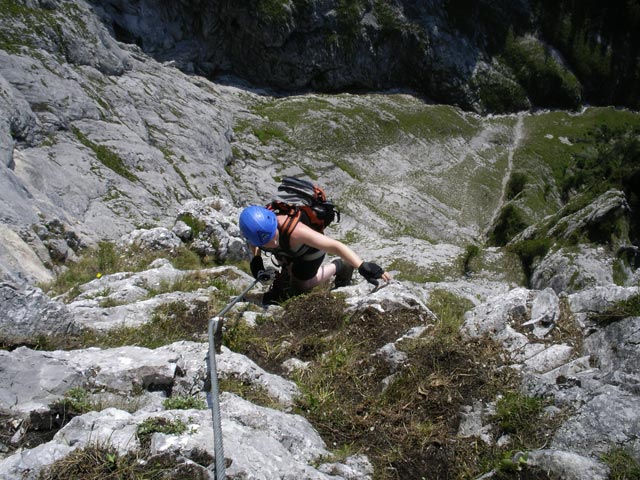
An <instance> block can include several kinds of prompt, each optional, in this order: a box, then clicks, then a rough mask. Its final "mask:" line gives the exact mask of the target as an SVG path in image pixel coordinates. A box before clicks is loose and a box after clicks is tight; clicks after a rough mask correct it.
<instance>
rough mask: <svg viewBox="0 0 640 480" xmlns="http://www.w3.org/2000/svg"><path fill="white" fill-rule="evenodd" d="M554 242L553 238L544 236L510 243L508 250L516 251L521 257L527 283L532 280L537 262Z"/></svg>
mask: <svg viewBox="0 0 640 480" xmlns="http://www.w3.org/2000/svg"><path fill="white" fill-rule="evenodd" d="M552 243H553V240H552V239H550V238H548V237H542V238H534V239H530V240H522V241H520V242H517V243H514V244H512V245H509V247H508V250H509V251H511V252H513V253H515V254H516V255H518V257H519V258H520V262H521V263H522V268H523V269H524V274H525V277H526V278H527V283H528V282H529V281H530V280H531V275H532V274H533V267H534V264H535V262H536V261H538V260H541V259H543V258H544V257H545V255H546V254H547V252H548V251H549V249H550V248H551V245H552Z"/></svg>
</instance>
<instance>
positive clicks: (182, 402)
mask: <svg viewBox="0 0 640 480" xmlns="http://www.w3.org/2000/svg"><path fill="white" fill-rule="evenodd" d="M162 406H163V407H164V408H166V409H167V410H189V409H192V408H193V409H196V410H205V409H206V408H207V402H206V401H205V400H204V399H202V398H201V397H196V396H193V395H177V396H175V397H169V398H167V399H165V400H164V401H163V402H162Z"/></svg>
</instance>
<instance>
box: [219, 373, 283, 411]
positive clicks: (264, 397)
mask: <svg viewBox="0 0 640 480" xmlns="http://www.w3.org/2000/svg"><path fill="white" fill-rule="evenodd" d="M218 386H219V388H220V390H221V391H223V392H231V393H235V394H236V395H238V396H239V397H242V398H244V399H245V400H247V401H249V402H251V403H253V404H255V405H261V406H263V407H268V408H273V409H274V410H282V404H281V403H280V402H279V401H278V399H276V398H273V397H272V396H271V395H269V392H268V391H267V390H266V389H265V388H263V387H260V386H259V385H255V384H250V383H247V382H246V381H243V380H242V379H239V378H235V377H232V378H221V379H220V380H219V381H218Z"/></svg>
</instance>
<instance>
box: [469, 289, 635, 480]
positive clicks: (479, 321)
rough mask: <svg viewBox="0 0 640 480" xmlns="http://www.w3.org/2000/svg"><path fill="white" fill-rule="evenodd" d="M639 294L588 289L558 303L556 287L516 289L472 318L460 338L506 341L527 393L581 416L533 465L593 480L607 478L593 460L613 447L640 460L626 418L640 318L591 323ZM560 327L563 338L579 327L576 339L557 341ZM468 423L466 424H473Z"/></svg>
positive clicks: (483, 429)
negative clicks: (555, 335) (587, 473)
mask: <svg viewBox="0 0 640 480" xmlns="http://www.w3.org/2000/svg"><path fill="white" fill-rule="evenodd" d="M639 293H640V291H639V290H638V289H637V288H623V287H618V288H617V289H616V288H615V287H612V286H608V287H596V288H594V289H588V288H587V289H584V290H583V291H581V292H579V293H575V294H572V295H569V296H568V297H567V296H566V295H563V297H562V298H561V299H559V298H558V297H557V296H556V295H555V293H554V292H553V290H551V289H547V290H545V291H542V292H540V291H528V290H525V289H518V290H513V291H511V292H510V293H509V294H508V295H506V296H505V297H502V298H500V297H494V298H493V299H490V300H489V301H487V302H486V303H485V304H484V305H480V306H478V307H476V308H474V309H473V310H471V311H470V312H468V313H467V315H466V321H465V324H464V326H463V328H462V331H463V333H464V334H466V335H469V336H478V335H482V334H483V333H484V334H487V333H488V334H490V336H491V337H492V338H496V339H498V340H499V341H501V342H502V344H503V345H504V347H505V348H506V350H507V351H509V352H510V356H511V366H512V368H517V369H518V370H520V371H521V372H522V374H523V379H524V383H523V388H524V391H525V392H526V393H527V394H529V395H534V396H538V397H545V398H548V397H553V398H554V399H555V404H556V405H558V406H571V407H572V408H574V409H575V411H576V413H575V414H573V415H572V416H571V417H570V418H569V419H568V420H566V421H565V422H564V423H563V425H562V426H561V427H560V428H559V430H558V431H557V432H556V434H555V436H554V438H553V441H552V442H551V443H550V445H549V446H550V447H551V449H547V450H544V451H540V452H531V454H532V455H533V457H530V458H532V462H529V461H528V460H527V463H528V464H529V465H538V466H540V465H548V466H549V468H552V467H551V465H554V464H555V465H556V466H555V467H553V468H555V470H554V471H555V472H556V473H557V474H558V475H561V476H563V478H564V475H568V476H567V477H566V478H584V477H581V476H580V475H582V473H579V472H583V471H584V469H585V468H586V469H587V470H589V471H591V470H593V469H595V470H593V471H592V473H590V475H593V476H592V477H590V478H608V470H607V469H606V468H605V467H604V466H603V465H599V464H598V462H594V461H593V458H597V457H598V456H600V455H602V454H604V453H607V452H608V451H609V450H610V449H611V448H612V447H614V446H615V447H619V448H623V449H624V450H625V451H628V452H630V453H631V454H632V455H633V457H634V458H635V459H636V461H637V459H639V458H640V451H639V450H638V442H637V436H638V433H639V432H638V426H637V422H635V421H632V420H631V417H629V416H628V415H629V414H631V412H632V411H634V410H635V409H637V408H639V407H640V396H638V393H639V392H638V388H637V386H638V382H639V381H640V379H639V378H638V375H637V366H638V365H637V363H638V361H639V360H640V349H638V345H637V342H636V341H635V337H636V336H637V331H638V330H637V327H638V325H637V323H638V319H637V317H628V318H623V319H621V320H618V321H615V322H613V323H610V324H600V323H598V322H597V320H594V318H597V317H593V315H596V316H597V315H598V314H599V313H600V314H602V313H604V312H605V311H607V310H609V309H611V308H612V307H613V306H614V305H615V304H616V303H617V302H619V301H622V300H626V299H629V298H632V297H634V296H635V297H637V295H638V294H639ZM567 321H568V322H569V323H567ZM559 322H562V323H563V324H564V325H563V326H562V327H561V328H562V329H563V330H564V331H565V332H566V331H569V330H570V329H572V328H573V329H575V332H576V333H575V334H574V337H573V339H571V338H570V337H565V338H564V339H563V341H562V342H557V341H553V340H552V338H553V337H552V332H553V331H554V330H555V329H557V328H558V324H559ZM541 327H542V328H541ZM577 332H583V333H577ZM583 335H584V337H583ZM473 411H478V408H474V410H473ZM485 415H486V414H485ZM631 415H633V414H631ZM470 418H476V419H477V418H478V417H477V416H472V417H470ZM480 418H482V416H480ZM469 422H470V420H469V421H467V423H466V424H467V425H472V423H469ZM476 422H477V424H476V426H475V431H476V432H477V434H478V435H481V434H482V435H484V438H486V439H487V441H491V440H490V436H489V437H487V433H486V432H487V429H486V425H483V424H482V421H480V422H478V421H477V420H476ZM554 458H556V460H553V459H554ZM560 458H563V459H565V460H566V461H567V463H565V464H564V466H560V465H559V463H557V459H560ZM586 458H591V459H590V460H586ZM540 462H542V463H540ZM564 469H567V470H564ZM563 471H564V472H565V473H564V474H563V473H562V472H563Z"/></svg>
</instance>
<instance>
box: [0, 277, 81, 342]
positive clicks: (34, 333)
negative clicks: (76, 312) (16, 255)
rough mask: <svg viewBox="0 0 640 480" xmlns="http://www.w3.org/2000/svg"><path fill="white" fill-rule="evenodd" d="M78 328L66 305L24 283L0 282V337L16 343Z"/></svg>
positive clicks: (77, 329) (67, 332)
mask: <svg viewBox="0 0 640 480" xmlns="http://www.w3.org/2000/svg"><path fill="white" fill-rule="evenodd" d="M79 329H80V327H79V324H78V323H77V322H76V320H75V318H74V317H73V314H72V313H71V311H70V310H69V308H68V307H67V306H66V305H65V304H63V303H61V302H59V301H55V300H51V299H50V298H49V297H48V296H47V295H45V293H44V292H43V291H42V290H41V289H39V288H37V287H33V286H30V285H28V284H23V285H19V284H15V283H11V282H3V283H0V336H1V337H2V338H3V339H4V341H6V342H9V343H15V344H19V343H21V342H29V341H33V339H35V338H37V337H38V336H47V335H65V334H72V333H77V332H78V331H79Z"/></svg>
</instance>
